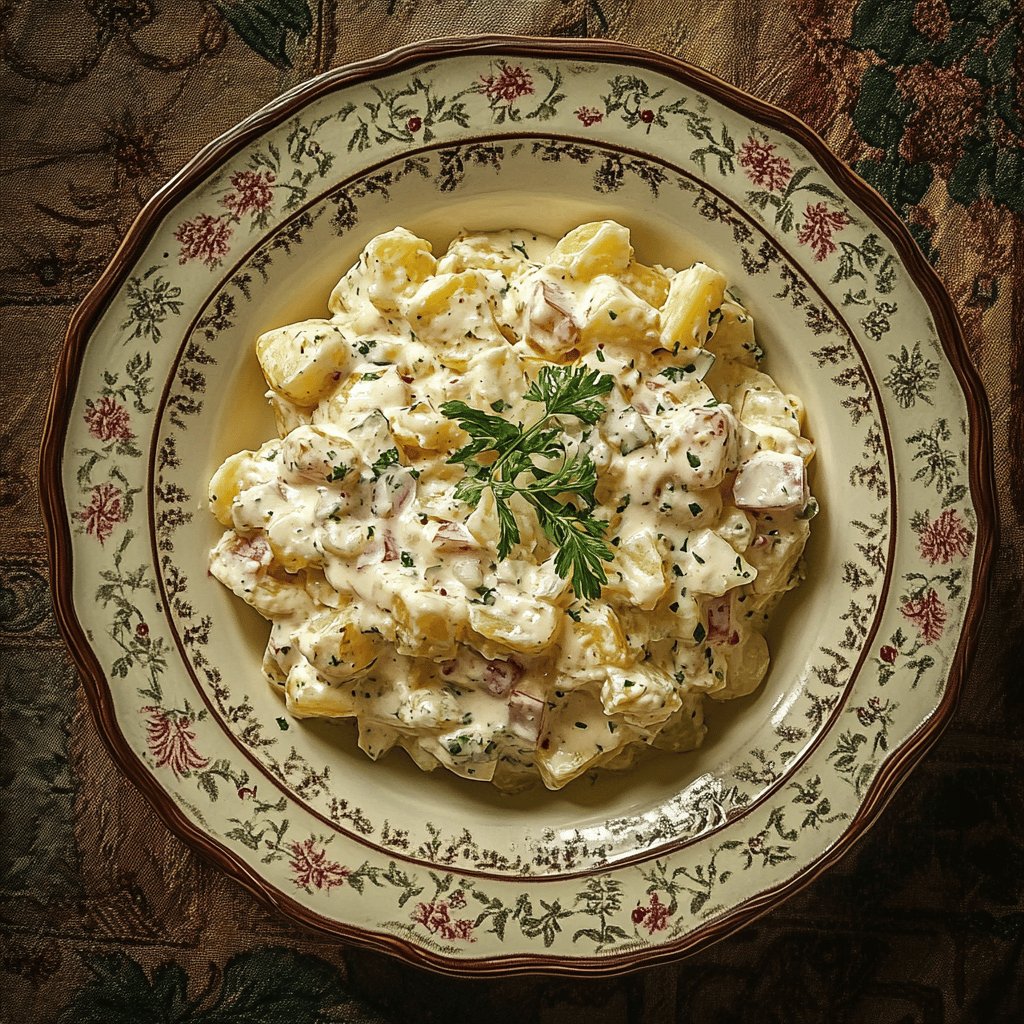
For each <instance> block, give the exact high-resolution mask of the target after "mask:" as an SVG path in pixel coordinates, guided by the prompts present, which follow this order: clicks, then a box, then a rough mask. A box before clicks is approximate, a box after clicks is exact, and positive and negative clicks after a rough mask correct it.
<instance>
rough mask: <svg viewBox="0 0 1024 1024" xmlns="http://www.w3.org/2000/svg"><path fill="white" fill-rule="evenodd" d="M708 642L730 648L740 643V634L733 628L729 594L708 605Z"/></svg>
mask: <svg viewBox="0 0 1024 1024" xmlns="http://www.w3.org/2000/svg"><path fill="white" fill-rule="evenodd" d="M708 640H709V642H710V643H712V644H729V645H730V646H732V645H734V644H738V643H739V642H740V635H739V633H738V632H737V631H736V630H735V629H733V628H732V601H731V599H730V598H729V595H728V594H723V595H722V596H721V597H716V598H715V599H714V600H713V601H711V602H710V603H709V604H708Z"/></svg>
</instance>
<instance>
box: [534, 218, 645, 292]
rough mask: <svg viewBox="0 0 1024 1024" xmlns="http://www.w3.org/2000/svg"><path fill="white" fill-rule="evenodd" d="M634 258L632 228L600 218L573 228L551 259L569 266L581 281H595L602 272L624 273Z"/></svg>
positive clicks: (561, 264)
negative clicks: (630, 230) (630, 241)
mask: <svg viewBox="0 0 1024 1024" xmlns="http://www.w3.org/2000/svg"><path fill="white" fill-rule="evenodd" d="M632 258H633V246H631V245H630V244H629V230H628V229H627V228H624V227H623V226H622V225H621V224H616V223H615V222H614V221H611V220H599V221H593V222H592V223H590V224H581V225H580V226H579V227H578V228H573V230H572V231H570V232H569V233H568V234H567V235H565V236H564V237H563V238H562V239H561V240H560V241H559V242H558V244H557V245H556V246H555V248H554V249H553V250H552V252H551V256H550V257H549V262H551V263H553V264H555V265H556V266H560V267H565V268H566V270H568V271H569V274H570V275H571V276H572V277H574V278H575V279H576V280H577V281H592V280H593V279H594V278H595V277H597V275H598V274H613V275H615V274H621V273H622V272H623V271H624V270H625V269H626V267H628V266H629V263H630V260H632Z"/></svg>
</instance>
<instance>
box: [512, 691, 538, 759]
mask: <svg viewBox="0 0 1024 1024" xmlns="http://www.w3.org/2000/svg"><path fill="white" fill-rule="evenodd" d="M543 722H544V701H542V700H540V699H539V698H538V697H534V696H533V695H532V694H529V693H524V692H523V691H522V690H513V691H512V696H511V697H509V700H508V728H509V732H511V733H512V734H513V735H514V736H517V737H518V738H519V739H521V740H522V741H523V742H524V743H529V744H532V745H536V743H537V740H538V739H539V738H540V731H541V727H542V725H543Z"/></svg>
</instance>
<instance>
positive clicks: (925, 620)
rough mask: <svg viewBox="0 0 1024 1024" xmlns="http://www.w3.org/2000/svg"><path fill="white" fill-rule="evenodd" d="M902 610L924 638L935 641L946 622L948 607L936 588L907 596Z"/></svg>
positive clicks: (929, 641) (931, 641) (940, 634)
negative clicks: (913, 595) (915, 595)
mask: <svg viewBox="0 0 1024 1024" xmlns="http://www.w3.org/2000/svg"><path fill="white" fill-rule="evenodd" d="M900 611H901V612H902V613H903V614H904V615H905V616H906V617H907V618H908V619H910V621H911V622H913V623H914V625H915V626H917V628H918V629H919V630H920V632H921V636H922V638H923V639H925V640H927V641H928V643H932V644H933V643H935V641H936V640H938V639H939V637H940V636H942V629H943V626H945V624H946V608H945V606H944V605H943V603H942V601H940V600H939V595H938V594H937V593H936V592H935V591H934V590H931V589H929V590H927V591H925V593H923V594H920V595H919V596H917V597H910V598H907V600H906V601H904V602H903V605H902V606H901V608H900Z"/></svg>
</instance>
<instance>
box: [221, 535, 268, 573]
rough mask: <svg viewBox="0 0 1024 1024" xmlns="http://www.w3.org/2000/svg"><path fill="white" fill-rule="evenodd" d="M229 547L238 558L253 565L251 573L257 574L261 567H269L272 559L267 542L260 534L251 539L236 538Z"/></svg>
mask: <svg viewBox="0 0 1024 1024" xmlns="http://www.w3.org/2000/svg"><path fill="white" fill-rule="evenodd" d="M231 546H232V547H233V549H234V554H235V555H237V556H238V557H239V558H242V559H245V560H246V561H248V562H253V563H255V564H254V565H253V566H252V567H251V568H250V571H251V572H258V571H259V570H260V569H261V568H262V567H263V566H267V565H270V562H271V560H272V558H273V554H272V552H271V550H270V544H269V542H268V541H267V539H266V538H265V537H263V536H261V535H260V534H256V535H255V536H253V537H238V538H237V539H236V540H235V541H233V542H232V545H231Z"/></svg>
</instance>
